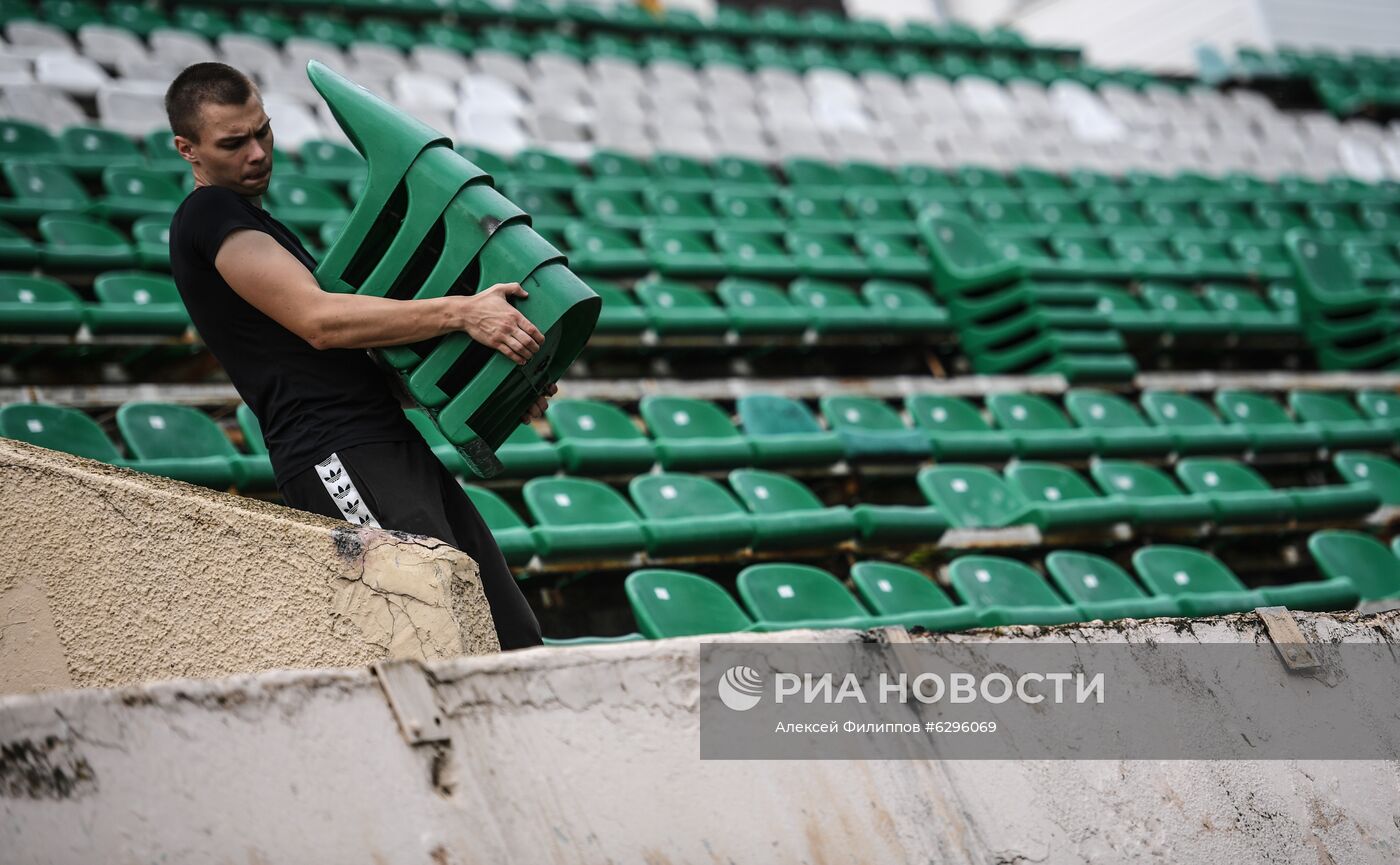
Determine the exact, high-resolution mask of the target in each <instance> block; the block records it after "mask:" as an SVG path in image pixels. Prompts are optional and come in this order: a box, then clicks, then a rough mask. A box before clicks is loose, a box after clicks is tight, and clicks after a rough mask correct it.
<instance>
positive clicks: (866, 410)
mask: <svg viewBox="0 0 1400 865" xmlns="http://www.w3.org/2000/svg"><path fill="white" fill-rule="evenodd" d="M821 406H822V414H824V415H826V420H827V423H829V424H831V428H832V429H835V430H842V429H846V430H859V431H862V432H870V431H889V432H904V431H906V430H908V429H909V428H908V427H906V426H905V425H904V420H903V419H902V418H900V416H899V412H897V411H895V410H894V409H893V408H892V407H891V406H890V405H889V404H888V403H885V402H882V401H880V400H878V399H872V398H870V397H863V396H824V397H822V399H821Z"/></svg>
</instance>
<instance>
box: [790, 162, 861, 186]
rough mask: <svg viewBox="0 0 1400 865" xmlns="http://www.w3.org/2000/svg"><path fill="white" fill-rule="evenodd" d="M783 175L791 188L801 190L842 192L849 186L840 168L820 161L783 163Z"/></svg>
mask: <svg viewBox="0 0 1400 865" xmlns="http://www.w3.org/2000/svg"><path fill="white" fill-rule="evenodd" d="M783 174H784V175H786V176H787V181H788V184H789V185H790V186H792V187H797V188H801V189H808V190H813V191H815V190H818V189H826V190H833V191H840V190H842V189H844V188H845V187H846V185H847V177H846V174H845V172H844V171H842V170H841V168H840V167H839V166H836V165H832V164H831V163H829V162H823V161H821V160H818V159H789V160H787V161H785V162H784V163H783Z"/></svg>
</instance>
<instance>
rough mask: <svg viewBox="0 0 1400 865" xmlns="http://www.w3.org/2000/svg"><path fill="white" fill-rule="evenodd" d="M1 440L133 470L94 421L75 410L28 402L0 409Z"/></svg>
mask: <svg viewBox="0 0 1400 865" xmlns="http://www.w3.org/2000/svg"><path fill="white" fill-rule="evenodd" d="M0 436H4V437H5V438H9V439H17V440H19V441H22V442H28V443H30V444H32V445H38V446H39V447H41V448H48V449H49V450H56V451H62V452H64V453H69V454H73V455H74V456H80V457H86V458H87V459H90V460H97V461H98V462H102V463H107V464H108V465H114V466H125V467H131V466H132V462H131V461H130V460H127V459H126V458H124V457H123V456H122V455H121V453H120V452H119V451H118V450H117V446H116V445H114V444H113V443H112V440H111V439H110V438H108V437H107V433H105V432H103V430H102V427H100V426H98V424H97V421H95V420H93V419H92V418H90V417H88V416H87V415H86V414H84V413H83V412H82V411H80V410H78V409H76V408H68V407H66V406H57V405H46V404H43V403H29V402H18V403H10V404H9V405H5V406H0Z"/></svg>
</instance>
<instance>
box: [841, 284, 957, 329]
mask: <svg viewBox="0 0 1400 865" xmlns="http://www.w3.org/2000/svg"><path fill="white" fill-rule="evenodd" d="M860 293H861V296H862V297H864V298H865V302H866V303H867V304H868V305H869V307H870V309H872V310H877V311H879V312H880V313H882V315H883V318H884V326H885V327H888V328H890V329H892V330H898V331H907V332H912V333H929V332H933V331H941V330H946V329H947V328H948V327H949V326H950V319H949V315H948V309H947V307H945V306H943V305H942V304H939V303H936V302H935V301H934V300H933V298H932V297H930V296H929V293H928V292H927V291H925V290H924V289H922V288H920V287H919V286H917V285H914V284H912V283H908V282H899V281H896V280H890V279H872V280H867V281H866V282H865V283H864V284H863V285H862V286H861V288H860Z"/></svg>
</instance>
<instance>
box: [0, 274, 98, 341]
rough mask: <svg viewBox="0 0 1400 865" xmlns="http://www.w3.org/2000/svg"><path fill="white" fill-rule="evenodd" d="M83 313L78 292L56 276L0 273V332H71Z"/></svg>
mask: <svg viewBox="0 0 1400 865" xmlns="http://www.w3.org/2000/svg"><path fill="white" fill-rule="evenodd" d="M83 315H84V312H83V303H82V301H81V300H79V299H78V295H77V294H76V293H75V292H74V291H73V289H71V288H69V287H68V286H67V285H66V284H64V283H62V282H60V281H58V280H57V279H54V278H53V277H50V276H31V275H29V274H22V273H0V332H3V333H56V334H71V333H74V332H75V331H77V329H78V328H79V327H81V326H82V323H83Z"/></svg>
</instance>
